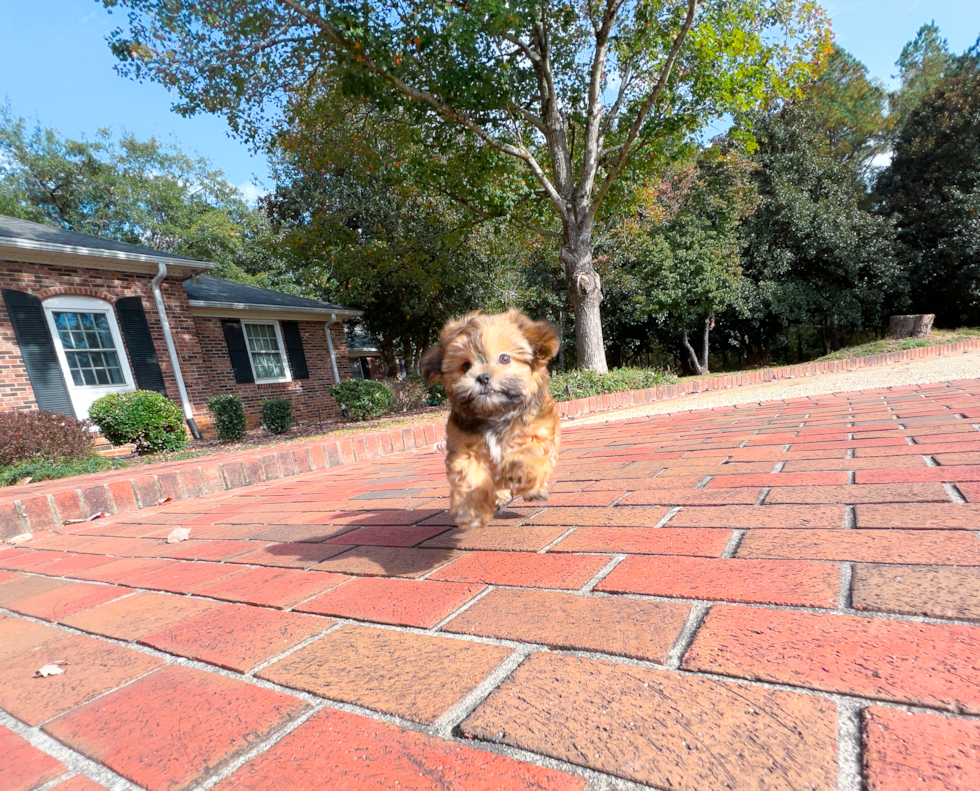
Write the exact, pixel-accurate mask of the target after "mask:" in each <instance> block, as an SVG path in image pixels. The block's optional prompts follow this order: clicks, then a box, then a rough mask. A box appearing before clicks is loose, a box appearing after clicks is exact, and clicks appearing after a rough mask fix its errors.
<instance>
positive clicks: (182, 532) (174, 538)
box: [167, 527, 191, 544]
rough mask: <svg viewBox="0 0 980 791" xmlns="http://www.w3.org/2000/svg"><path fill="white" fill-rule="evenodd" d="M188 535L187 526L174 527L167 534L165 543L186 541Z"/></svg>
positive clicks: (189, 532)
mask: <svg viewBox="0 0 980 791" xmlns="http://www.w3.org/2000/svg"><path fill="white" fill-rule="evenodd" d="M190 537H191V529H190V528H189V527H175V528H174V529H173V530H171V531H170V535H169V536H167V543H168V544H176V543H177V542H178V541H186V540H187V539H188V538H190Z"/></svg>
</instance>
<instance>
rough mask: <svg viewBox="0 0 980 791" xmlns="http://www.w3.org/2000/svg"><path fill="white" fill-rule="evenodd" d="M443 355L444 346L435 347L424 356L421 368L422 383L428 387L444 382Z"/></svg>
mask: <svg viewBox="0 0 980 791" xmlns="http://www.w3.org/2000/svg"><path fill="white" fill-rule="evenodd" d="M442 354H443V351H442V346H433V347H432V348H431V349H429V351H427V352H426V353H425V354H423V355H422V361H421V363H420V364H419V368H420V369H421V372H422V381H424V382H425V383H426V384H427V385H431V384H433V383H434V382H439V381H441V380H442Z"/></svg>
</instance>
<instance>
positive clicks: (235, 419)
mask: <svg viewBox="0 0 980 791" xmlns="http://www.w3.org/2000/svg"><path fill="white" fill-rule="evenodd" d="M208 412H210V413H211V423H212V424H213V425H214V429H215V431H217V432H218V439H220V440H221V441H222V442H235V441H237V440H240V439H242V438H243V437H244V436H245V430H246V429H247V428H248V422H247V421H246V420H245V407H243V406H242V399H240V398H239V397H238V396H236V395H219V396H213V397H212V398H209V399H208Z"/></svg>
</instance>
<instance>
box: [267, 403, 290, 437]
mask: <svg viewBox="0 0 980 791" xmlns="http://www.w3.org/2000/svg"><path fill="white" fill-rule="evenodd" d="M262 425H263V426H265V427H266V428H267V429H268V430H269V431H271V432H272V433H273V434H284V433H285V432H287V431H289V429H291V428H292V427H293V405H292V404H290V403H289V400H288V399H286V398H267V399H266V400H265V401H263V402H262Z"/></svg>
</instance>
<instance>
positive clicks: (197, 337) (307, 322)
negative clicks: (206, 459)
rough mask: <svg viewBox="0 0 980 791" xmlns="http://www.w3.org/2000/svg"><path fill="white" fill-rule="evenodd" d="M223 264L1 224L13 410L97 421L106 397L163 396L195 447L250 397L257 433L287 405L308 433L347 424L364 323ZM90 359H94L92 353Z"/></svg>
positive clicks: (0, 398) (4, 220) (0, 267)
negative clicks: (351, 345)
mask: <svg viewBox="0 0 980 791" xmlns="http://www.w3.org/2000/svg"><path fill="white" fill-rule="evenodd" d="M211 268H212V266H211V264H207V263H204V262H203V261H195V260H193V259H189V258H183V257H181V256H177V255H173V254H170V253H161V252H158V251H156V250H151V249H149V248H146V247H140V246H137V245H131V244H123V243H121V242H113V241H109V240H106V239H100V238H98V237H94V236H88V235H86V234H81V233H75V232H73V231H66V230H62V229H60V228H54V227H50V226H47V225H40V224H38V223H32V222H27V221H25V220H18V219H13V218H10V217H2V216H0V292H2V297H3V298H2V300H0V303H2V304H0V409H3V410H8V409H43V410H50V411H54V412H62V413H65V414H70V415H74V416H76V417H78V418H85V417H87V416H88V408H89V406H90V405H91V404H92V402H93V401H94V400H95V399H96V398H98V397H100V396H102V395H105V394H106V393H110V392H114V391H126V390H134V389H137V388H139V389H143V390H156V391H158V392H160V393H163V394H164V395H166V396H167V397H168V398H170V399H172V400H173V401H175V402H176V403H178V404H180V405H181V406H182V407H183V409H184V414H185V415H186V417H187V423H188V426H189V427H190V429H191V432H192V433H194V434H195V435H197V434H199V427H202V428H203V427H206V426H207V425H208V423H209V422H210V420H209V417H208V412H207V406H206V404H207V400H208V398H210V397H211V396H213V395H218V394H237V395H239V396H240V397H241V399H242V402H243V403H244V405H245V411H246V414H247V416H248V417H249V421H250V423H251V424H253V425H254V424H255V423H257V422H258V416H259V413H260V409H261V402H262V401H263V400H264V399H265V398H269V397H273V396H275V397H284V398H288V399H289V400H290V401H291V402H292V405H293V415H294V416H295V417H296V419H297V420H298V421H300V422H308V421H315V420H318V419H325V418H328V417H335V416H337V415H339V414H340V408H339V406H338V404H337V403H336V402H335V401H334V400H333V398H331V396H330V395H329V392H328V390H329V388H330V386H331V385H332V384H334V383H335V382H337V381H339V380H340V379H347V378H350V376H351V365H350V359H349V358H348V355H347V345H346V342H345V339H344V329H343V321H344V320H345V319H349V318H352V317H354V316H358V315H360V313H359V312H358V311H355V310H351V309H350V308H345V307H342V306H340V305H331V304H330V303H327V302H320V301H317V300H313V299H305V298H302V297H294V296H292V295H289V294H283V293H280V292H277V291H270V290H268V289H264V288H257V287H255V286H246V285H242V284H240V283H232V282H230V281H227V280H220V279H218V278H215V277H211V276H209V275H207V274H206V273H207V272H208V271H209V270H210V269H211ZM83 350H84V351H83Z"/></svg>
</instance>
